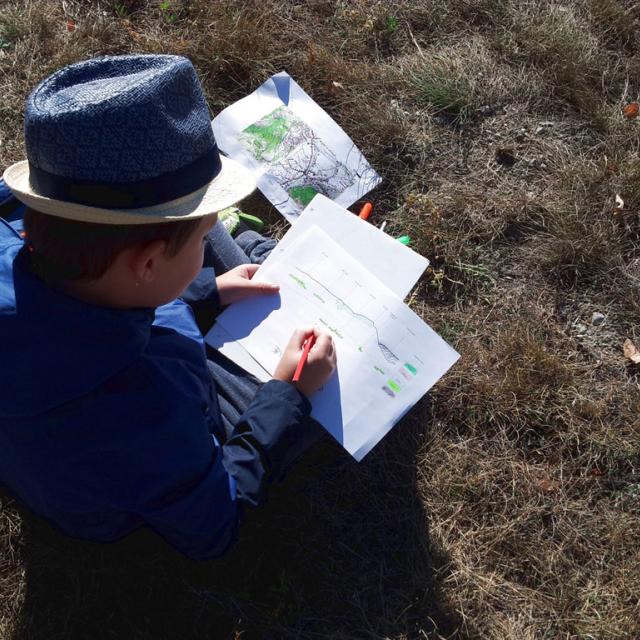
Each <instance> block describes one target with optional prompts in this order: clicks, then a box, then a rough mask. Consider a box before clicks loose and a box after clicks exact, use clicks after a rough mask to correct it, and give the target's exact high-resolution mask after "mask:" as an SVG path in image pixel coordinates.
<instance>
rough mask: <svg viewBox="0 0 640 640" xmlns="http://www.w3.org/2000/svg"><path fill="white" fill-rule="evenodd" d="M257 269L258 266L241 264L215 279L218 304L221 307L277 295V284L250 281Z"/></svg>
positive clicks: (278, 287) (278, 288)
mask: <svg viewBox="0 0 640 640" xmlns="http://www.w3.org/2000/svg"><path fill="white" fill-rule="evenodd" d="M259 267H260V265H259V264H241V265H240V266H239V267H234V268H233V269H231V270H230V271H227V272H226V273H223V274H222V275H221V276H218V277H217V278H216V284H217V285H218V295H219V296H220V304H221V305H222V306H223V307H224V306H226V305H228V304H231V303H232V302H238V301H240V300H244V299H245V298H249V297H251V296H255V295H266V294H269V293H277V292H278V291H279V290H280V286H279V285H277V284H270V283H268V282H254V281H253V280H252V278H253V275H254V273H255V272H256V271H257V270H258V268H259Z"/></svg>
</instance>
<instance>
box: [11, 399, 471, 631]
mask: <svg viewBox="0 0 640 640" xmlns="http://www.w3.org/2000/svg"><path fill="white" fill-rule="evenodd" d="M426 403H428V400H426V401H423V402H421V403H419V405H418V406H417V407H416V409H414V411H413V412H412V415H411V416H410V417H408V418H406V419H404V420H403V421H402V423H401V424H400V425H398V426H397V427H396V428H395V429H394V430H393V431H392V432H391V433H390V434H389V435H388V436H387V437H386V438H385V439H384V441H383V442H382V443H381V444H380V445H378V446H377V447H376V448H375V449H374V450H373V451H372V452H371V453H370V454H369V455H368V456H367V457H366V458H365V460H364V461H363V462H361V463H356V462H355V461H354V460H353V459H352V458H351V457H350V456H349V455H348V454H346V453H345V452H344V451H343V450H342V449H341V447H339V446H338V445H337V444H336V443H335V442H334V441H333V440H332V439H331V438H330V437H329V436H327V437H326V438H325V439H324V440H323V441H321V442H320V443H319V444H318V445H316V447H315V448H314V449H313V450H312V451H311V452H309V453H308V454H306V455H305V457H303V458H302V459H301V460H300V462H299V463H298V464H297V466H296V467H295V468H294V469H293V470H292V472H290V474H289V476H288V477H287V478H286V479H285V481H284V483H282V484H281V485H278V486H277V487H274V488H273V489H272V490H271V495H270V498H269V501H268V503H267V504H266V505H265V506H263V507H261V508H260V509H257V510H255V511H253V512H250V513H248V514H247V516H246V521H245V522H244V523H243V525H242V527H241V532H240V537H239V540H238V542H237V543H236V545H235V547H234V548H233V549H232V551H231V552H230V553H229V554H228V555H227V556H225V557H224V558H221V559H217V560H211V561H206V562H196V561H191V560H188V559H185V558H183V557H182V556H180V555H179V554H177V553H175V552H173V551H172V550H171V549H170V548H169V547H167V545H165V543H164V542H162V541H161V540H160V539H159V538H158V537H156V536H155V535H154V534H152V533H150V532H147V531H141V532H138V533H136V534H133V535H132V536H129V537H128V538H126V539H125V540H123V541H121V542H119V543H115V544H109V545H99V544H92V543H87V542H82V541H77V540H72V539H70V538H67V537H65V536H63V535H62V534H59V533H57V532H55V531H53V530H52V529H51V528H50V527H49V526H48V525H46V524H45V523H44V522H42V521H41V520H39V519H37V518H34V517H33V516H30V515H28V514H26V513H25V515H24V518H23V536H22V538H23V545H22V551H21V554H22V556H23V565H24V569H25V583H26V584H25V587H24V602H23V604H22V606H21V613H20V624H19V625H18V626H17V628H16V630H15V632H14V634H13V636H12V638H13V640H18V639H22V638H25V639H26V638H29V639H34V638H52V637H64V638H67V639H68V638H89V637H90V638H133V637H135V638H145V639H146V638H149V639H151V638H153V639H154V640H155V639H156V638H180V639H188V638H207V639H213V638H215V639H217V638H238V637H240V636H241V637H242V639H243V640H248V639H252V638H289V637H291V638H293V637H295V638H302V639H304V638H307V637H308V638H312V637H313V638H316V637H344V638H355V637H364V636H367V637H368V636H371V637H392V638H395V637H407V638H423V637H425V635H426V637H438V635H437V634H440V636H441V637H469V636H468V635H464V634H462V632H461V631H460V627H461V621H460V619H459V617H458V616H457V615H456V614H455V612H452V611H450V610H449V608H448V606H447V605H446V604H445V603H444V602H443V601H442V600H441V596H440V589H439V584H440V582H441V581H442V580H443V579H445V578H446V575H447V569H446V564H447V563H446V558H443V557H441V556H440V555H439V554H438V553H437V552H436V551H434V548H433V546H432V544H431V542H430V539H429V530H428V520H429V514H427V513H425V511H424V506H423V503H422V501H421V500H420V498H419V494H418V487H417V474H418V468H419V464H420V450H419V445H420V443H421V442H422V441H423V438H424V427H422V426H421V424H420V423H421V422H422V421H424V420H425V419H426V416H427V415H428V411H426V410H425V406H424V405H426ZM467 633H468V632H467Z"/></svg>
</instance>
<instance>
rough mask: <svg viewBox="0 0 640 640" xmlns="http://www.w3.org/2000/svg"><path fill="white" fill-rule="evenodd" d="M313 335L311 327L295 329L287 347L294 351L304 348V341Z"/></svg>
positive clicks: (313, 331)
mask: <svg viewBox="0 0 640 640" xmlns="http://www.w3.org/2000/svg"><path fill="white" fill-rule="evenodd" d="M313 333H315V330H314V328H313V327H304V328H303V329H296V330H295V331H294V332H293V335H292V336H291V339H290V340H289V345H288V346H290V347H293V348H294V349H302V348H303V347H304V343H305V341H306V339H307V338H308V337H309V336H310V335H312V334H313Z"/></svg>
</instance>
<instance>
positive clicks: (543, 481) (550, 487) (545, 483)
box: [538, 478, 557, 492]
mask: <svg viewBox="0 0 640 640" xmlns="http://www.w3.org/2000/svg"><path fill="white" fill-rule="evenodd" d="M538 486H539V487H540V489H542V490H543V491H547V492H550V491H555V490H556V489H557V486H556V483H555V482H553V481H552V480H550V479H549V478H540V480H538Z"/></svg>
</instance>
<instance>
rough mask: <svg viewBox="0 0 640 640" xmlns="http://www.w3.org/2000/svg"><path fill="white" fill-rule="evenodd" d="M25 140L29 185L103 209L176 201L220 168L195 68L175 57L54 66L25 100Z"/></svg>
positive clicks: (111, 59)
mask: <svg viewBox="0 0 640 640" xmlns="http://www.w3.org/2000/svg"><path fill="white" fill-rule="evenodd" d="M25 144H26V150H27V159H28V163H29V183H30V185H31V188H32V189H33V191H34V192H36V193H37V194H39V195H41V196H45V197H47V198H51V199H55V200H62V201H66V202H71V203H78V204H82V205H88V206H91V207H100V208H103V209H110V208H113V209H137V208H141V207H150V206H153V205H157V204H159V203H164V202H168V201H171V200H175V199H178V198H181V197H182V196H185V195H187V194H190V193H192V192H194V191H196V190H198V189H200V188H201V187H203V186H205V185H206V184H208V183H209V182H211V181H212V180H213V178H215V177H216V176H217V175H218V173H220V171H221V168H222V164H221V160H220V154H219V152H218V148H217V145H216V141H215V139H214V137H213V131H212V129H211V122H210V116H209V109H208V107H207V104H206V101H205V98H204V95H203V93H202V88H201V86H200V83H199V81H198V78H197V75H196V72H195V69H194V68H193V65H192V64H191V62H190V61H189V60H187V59H186V58H183V57H180V56H171V55H127V56H109V57H103V58H95V59H92V60H87V61H85V62H79V63H77V64H73V65H70V66H68V67H65V68H63V69H61V70H60V71H58V72H57V73H55V74H53V75H52V76H49V77H48V78H46V79H45V80H44V81H42V82H41V83H40V84H39V85H38V86H37V87H36V89H35V90H34V91H33V93H32V94H31V95H30V96H29V99H28V100H27V107H26V112H25Z"/></svg>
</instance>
